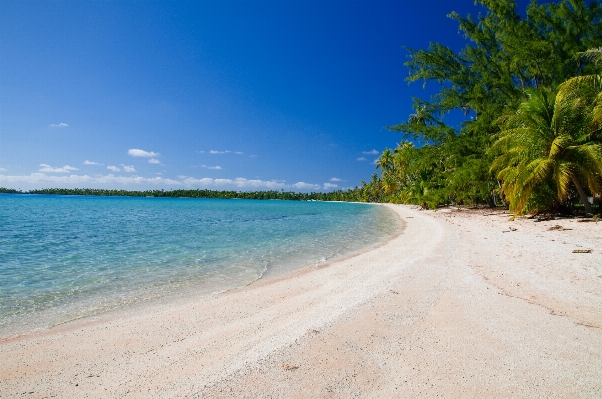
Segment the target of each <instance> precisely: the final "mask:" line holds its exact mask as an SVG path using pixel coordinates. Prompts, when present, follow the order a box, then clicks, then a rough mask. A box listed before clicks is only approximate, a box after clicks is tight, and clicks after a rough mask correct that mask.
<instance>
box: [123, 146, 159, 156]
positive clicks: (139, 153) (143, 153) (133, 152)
mask: <svg viewBox="0 0 602 399" xmlns="http://www.w3.org/2000/svg"><path fill="white" fill-rule="evenodd" d="M128 155H129V156H132V157H142V158H154V157H158V156H159V155H161V154H159V153H158V152H152V151H144V150H140V149H138V148H132V149H129V150H128Z"/></svg>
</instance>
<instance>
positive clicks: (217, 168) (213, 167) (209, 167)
mask: <svg viewBox="0 0 602 399" xmlns="http://www.w3.org/2000/svg"><path fill="white" fill-rule="evenodd" d="M207 169H213V170H221V169H222V167H221V166H207Z"/></svg>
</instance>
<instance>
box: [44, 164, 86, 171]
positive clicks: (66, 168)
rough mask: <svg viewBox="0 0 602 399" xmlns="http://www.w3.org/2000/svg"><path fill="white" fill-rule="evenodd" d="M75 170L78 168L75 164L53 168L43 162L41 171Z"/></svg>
mask: <svg viewBox="0 0 602 399" xmlns="http://www.w3.org/2000/svg"><path fill="white" fill-rule="evenodd" d="M73 170H77V168H74V167H73V166H69V165H65V166H63V167H62V168H53V167H52V166H50V165H47V164H45V163H41V164H40V169H39V171H40V172H47V173H69V172H71V171H73Z"/></svg>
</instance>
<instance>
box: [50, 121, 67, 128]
mask: <svg viewBox="0 0 602 399" xmlns="http://www.w3.org/2000/svg"><path fill="white" fill-rule="evenodd" d="M50 127H69V125H68V124H66V123H63V122H61V123H53V124H51V125H50Z"/></svg>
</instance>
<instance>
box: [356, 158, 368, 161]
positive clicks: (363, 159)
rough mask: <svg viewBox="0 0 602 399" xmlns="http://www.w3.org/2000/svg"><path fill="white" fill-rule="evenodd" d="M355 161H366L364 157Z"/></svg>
mask: <svg viewBox="0 0 602 399" xmlns="http://www.w3.org/2000/svg"><path fill="white" fill-rule="evenodd" d="M355 160H356V161H367V159H366V158H364V157H359V158H356V159H355Z"/></svg>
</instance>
